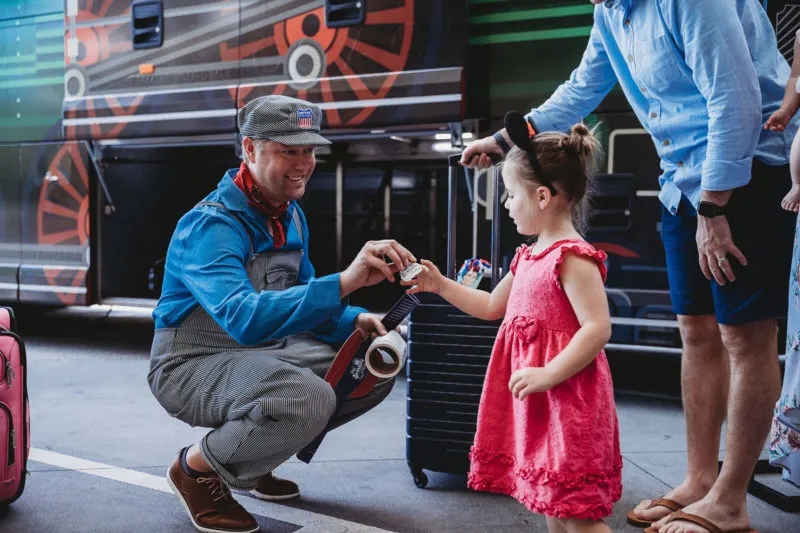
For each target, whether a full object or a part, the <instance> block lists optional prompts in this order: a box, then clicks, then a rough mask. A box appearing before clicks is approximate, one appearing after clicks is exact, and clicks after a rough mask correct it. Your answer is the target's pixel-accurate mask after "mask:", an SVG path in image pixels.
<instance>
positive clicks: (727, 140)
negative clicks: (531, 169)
mask: <svg viewBox="0 0 800 533" xmlns="http://www.w3.org/2000/svg"><path fill="white" fill-rule="evenodd" d="M789 72H790V68H789V65H788V63H787V62H786V60H785V59H784V58H783V56H782V55H781V54H780V52H779V51H778V48H777V43H776V39H775V32H774V31H773V29H772V26H771V25H770V22H769V18H768V17H767V15H766V13H765V11H764V9H763V8H762V7H761V5H760V4H759V3H758V1H757V0H702V1H697V0H609V1H607V2H605V3H604V4H600V5H598V6H597V7H596V8H595V12H594V26H593V27H592V32H591V35H590V37H589V44H588V46H587V47H586V52H585V53H584V55H583V59H582V60H581V63H580V65H579V66H578V68H577V69H575V70H574V71H573V73H572V75H571V77H570V79H569V81H567V82H566V83H564V84H562V85H561V86H560V87H559V88H558V89H556V91H555V92H554V93H553V95H552V96H551V97H550V98H549V99H548V100H547V101H546V102H545V103H544V104H543V105H542V106H541V107H539V108H537V109H533V110H532V111H531V113H530V114H529V116H531V117H532V118H533V121H534V122H535V123H536V127H537V129H539V130H543V131H547V130H556V131H567V130H568V129H569V128H570V127H571V126H572V125H573V124H574V123H576V122H579V121H580V120H582V119H583V118H584V117H586V115H588V114H589V113H591V112H592V111H593V110H594V109H595V108H596V107H597V106H598V105H599V104H600V102H601V101H602V100H603V98H604V97H605V96H606V95H607V94H608V92H609V91H610V90H611V89H612V88H613V87H614V85H615V83H616V82H617V81H619V83H620V85H621V87H622V90H623V91H624V93H625V95H626V96H627V98H628V101H629V102H630V104H631V107H632V108H633V111H634V112H635V113H636V116H637V117H638V118H639V121H640V122H641V123H642V125H643V126H644V127H645V129H647V131H648V132H649V133H650V135H651V136H652V138H653V142H654V143H655V145H656V149H657V150H658V155H659V156H660V158H661V169H662V170H663V173H662V175H661V178H660V179H659V183H660V185H661V192H660V194H659V198H660V200H661V202H662V203H663V204H664V206H665V207H666V208H667V209H669V210H670V212H671V213H673V214H674V213H675V212H676V211H677V208H678V204H679V203H680V201H681V195H682V194H683V195H685V196H686V197H687V198H688V199H689V201H690V202H691V203H692V204H693V205H694V206H695V208H696V207H697V205H698V203H699V202H700V193H701V191H702V190H709V191H724V190H729V189H734V188H737V187H741V186H743V185H746V184H747V183H748V182H749V181H750V171H751V165H752V159H753V156H755V157H758V158H759V159H760V160H762V161H763V162H765V163H767V164H771V165H781V164H785V163H787V162H788V160H789V151H790V148H791V145H792V139H793V138H794V135H795V133H796V132H797V129H798V125H799V124H800V119H798V117H797V116H795V117H794V119H792V122H791V123H790V124H789V125H788V126H787V128H786V130H785V131H784V132H772V131H766V130H764V129H763V125H764V123H765V122H766V121H767V119H768V118H769V116H770V115H771V114H772V113H773V112H774V111H776V110H777V109H778V108H779V107H780V105H781V101H782V99H783V94H784V90H785V87H786V82H787V80H788V78H789ZM776 209H777V207H776Z"/></svg>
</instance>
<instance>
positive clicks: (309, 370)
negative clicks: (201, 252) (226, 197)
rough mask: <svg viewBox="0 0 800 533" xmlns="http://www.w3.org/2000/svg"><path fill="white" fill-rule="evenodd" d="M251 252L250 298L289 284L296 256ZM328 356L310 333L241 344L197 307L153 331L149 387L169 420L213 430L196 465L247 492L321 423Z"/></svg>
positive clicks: (357, 408)
mask: <svg viewBox="0 0 800 533" xmlns="http://www.w3.org/2000/svg"><path fill="white" fill-rule="evenodd" d="M208 204H210V205H213V206H215V207H218V208H221V209H225V207H224V205H222V204H217V203H211V202H209V203H206V205H208ZM226 211H227V209H226ZM228 213H229V214H231V216H234V217H236V215H235V214H233V213H232V212H228ZM296 213H297V211H295V218H294V223H295V224H296V225H297V226H298V228H300V221H299V220H298V219H297V215H296ZM299 233H300V235H301V236H302V231H300V232H299ZM301 238H302V237H301ZM253 252H254V250H253V249H252V242H251V258H250V260H249V262H248V264H247V266H246V270H247V274H248V277H249V278H250V281H251V283H252V284H253V288H254V289H255V290H257V291H263V290H268V291H281V290H285V289H287V288H289V287H292V286H293V285H295V282H296V280H297V275H298V271H299V268H300V260H301V258H302V254H303V250H290V251H282V250H272V251H269V252H267V253H265V254H258V255H256V254H255V253H253ZM335 355H336V349H334V348H333V347H331V346H330V345H329V344H326V343H324V342H322V341H320V340H318V339H316V338H315V337H313V336H312V335H310V334H300V335H292V336H289V337H286V338H283V339H276V340H271V341H268V342H267V343H264V344H261V345H258V346H243V345H241V344H239V343H238V342H237V341H235V340H234V339H233V338H232V337H231V336H230V335H228V334H227V333H226V332H225V331H224V330H223V329H222V328H221V327H220V326H219V325H218V324H217V323H216V322H215V321H214V320H213V319H212V318H211V316H209V314H208V313H207V312H206V311H205V310H204V309H203V308H202V307H201V306H199V305H198V306H197V307H196V308H195V309H194V310H193V311H192V312H191V314H190V315H189V316H188V317H186V319H185V320H184V321H183V323H181V325H180V326H179V327H177V328H160V329H157V330H156V331H155V336H154V339H153V346H152V349H151V353H150V372H149V374H148V382H149V384H150V389H151V390H152V391H153V394H154V395H155V397H156V399H157V400H158V402H159V403H160V404H161V405H162V406H163V407H164V409H166V410H167V412H168V413H169V414H170V415H171V416H173V417H175V418H178V419H179V420H182V421H184V422H186V423H187V424H190V425H191V426H200V427H208V428H214V429H213V430H212V431H211V432H209V433H208V434H207V435H206V436H205V437H204V438H203V440H202V441H201V443H200V451H201V453H202V455H203V457H204V458H205V460H206V461H207V462H208V464H209V465H211V467H212V468H213V469H214V471H215V472H216V473H217V474H219V475H220V477H222V479H223V480H224V481H225V482H226V483H228V485H230V486H231V487H233V488H236V489H242V490H248V489H252V488H254V487H255V485H256V482H257V481H258V479H259V478H260V477H261V476H263V475H265V474H267V473H269V472H271V471H272V470H273V469H274V468H275V467H277V466H278V465H280V464H281V463H283V462H284V461H286V460H287V459H288V458H289V457H291V456H292V455H294V454H295V453H297V452H299V451H300V450H301V449H302V448H303V447H304V446H305V445H306V444H308V443H309V442H311V441H312V440H313V439H314V437H316V436H317V435H318V434H319V433H320V432H321V431H322V430H323V429H324V428H325V426H326V425H327V423H328V421H329V420H330V417H331V415H332V414H333V411H334V408H335V406H336V396H335V394H334V392H333V389H332V388H331V386H330V385H329V384H328V383H327V382H325V380H324V379H323V377H324V376H325V373H326V372H327V371H328V368H329V367H330V365H331V363H332V361H333V359H334V357H335ZM393 383H394V380H385V381H382V382H379V383H378V384H377V385H376V386H375V389H374V390H373V391H372V392H371V393H369V394H368V395H366V396H364V397H362V398H359V399H357V400H351V401H349V402H348V403H346V404H345V406H344V408H343V409H342V411H341V412H340V413H339V414H338V415H337V417H336V419H335V420H334V425H335V426H339V425H341V424H343V423H345V422H348V421H350V420H352V419H354V418H356V417H358V416H359V415H361V414H363V413H365V412H366V411H368V410H369V409H371V408H372V407H374V406H375V405H377V404H378V403H380V402H381V401H382V400H383V399H384V398H386V396H388V394H389V392H390V391H391V389H392V385H393Z"/></svg>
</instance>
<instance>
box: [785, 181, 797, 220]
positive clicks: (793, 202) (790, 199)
mask: <svg viewBox="0 0 800 533" xmlns="http://www.w3.org/2000/svg"><path fill="white" fill-rule="evenodd" d="M781 207H782V208H784V209H785V210H786V211H791V212H793V213H797V212H798V211H800V186H798V185H792V188H791V189H790V190H789V192H788V193H786V196H784V197H783V200H781Z"/></svg>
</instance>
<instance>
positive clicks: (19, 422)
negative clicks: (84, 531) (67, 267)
mask: <svg viewBox="0 0 800 533" xmlns="http://www.w3.org/2000/svg"><path fill="white" fill-rule="evenodd" d="M15 326H16V324H15V321H14V312H13V311H12V310H11V309H10V308H7V307H0V506H2V505H8V504H9V503H11V502H13V501H14V500H16V499H17V498H19V497H20V495H21V494H22V490H23V489H24V488H25V476H26V474H27V469H26V465H27V462H28V454H29V453H30V447H31V438H30V437H31V435H30V412H29V410H28V391H27V388H26V378H27V376H26V367H25V345H24V344H23V343H22V340H21V339H20V338H19V337H18V336H17V335H16V334H15V333H14V327H15Z"/></svg>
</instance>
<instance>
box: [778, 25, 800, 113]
mask: <svg viewBox="0 0 800 533" xmlns="http://www.w3.org/2000/svg"><path fill="white" fill-rule="evenodd" d="M798 75H800V36H797V37H795V40H794V59H792V72H791V73H790V74H789V81H787V82H786V90H785V91H784V93H783V103H782V104H781V108H783V109H784V110H786V111H787V112H788V113H789V114H790V115H791V116H794V115H795V113H797V109H798V107H800V93H798V92H797V89H796V87H797V77H798Z"/></svg>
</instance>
